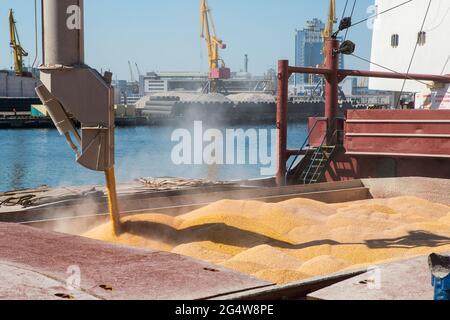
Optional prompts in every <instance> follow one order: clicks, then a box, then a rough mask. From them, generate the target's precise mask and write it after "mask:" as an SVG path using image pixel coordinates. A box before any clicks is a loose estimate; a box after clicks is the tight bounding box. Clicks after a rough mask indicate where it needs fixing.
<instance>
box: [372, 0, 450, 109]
mask: <svg viewBox="0 0 450 320" xmlns="http://www.w3.org/2000/svg"><path fill="white" fill-rule="evenodd" d="M404 2H405V1H404V0H376V3H375V4H376V10H377V12H378V13H380V12H383V11H385V10H388V9H390V8H393V7H395V6H397V5H400V4H401V3H404ZM428 4H429V1H425V0H418V1H412V2H410V3H407V4H405V5H403V6H401V7H399V8H397V9H394V10H392V11H390V12H387V13H384V14H381V15H379V16H378V17H377V18H376V19H375V21H374V25H373V27H374V32H373V41H372V57H371V60H372V61H373V62H375V63H377V64H380V65H382V66H384V67H387V68H389V69H392V70H395V71H397V72H407V71H408V67H409V64H410V62H411V58H412V56H413V52H414V49H415V48H416V45H417V49H416V53H415V56H414V59H413V61H412V64H411V69H410V73H426V74H436V75H444V74H450V41H448V34H449V32H450V1H449V0H432V1H431V6H430V9H429V12H428V15H427V18H426V21H425V25H424V28H423V30H422V32H421V27H422V24H423V21H424V18H425V13H426V11H427V7H428ZM371 70H373V71H386V70H385V69H383V68H381V67H378V66H375V65H371ZM403 83H404V81H403V80H393V79H376V78H371V79H370V83H369V88H370V89H373V90H389V91H401V90H402V86H403ZM403 91H405V92H413V93H421V94H423V93H425V94H427V92H428V94H430V93H431V95H432V96H433V95H434V96H440V97H441V98H442V95H444V99H441V98H439V99H433V98H432V99H431V100H433V101H435V102H437V103H438V105H436V104H435V105H434V106H433V108H450V102H449V99H448V98H445V95H446V94H447V95H448V96H449V97H450V93H449V91H448V86H446V88H444V89H436V90H432V92H430V89H429V88H427V86H426V85H425V84H423V83H420V82H417V81H412V80H408V81H406V85H405V87H404V90H403ZM446 101H447V102H446ZM422 104H423V103H422ZM416 105H417V104H416ZM420 105H421V103H420V102H419V107H420Z"/></svg>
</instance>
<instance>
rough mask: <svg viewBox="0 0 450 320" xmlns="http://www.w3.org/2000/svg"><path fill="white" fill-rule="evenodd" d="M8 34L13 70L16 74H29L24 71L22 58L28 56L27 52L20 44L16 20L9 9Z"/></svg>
mask: <svg viewBox="0 0 450 320" xmlns="http://www.w3.org/2000/svg"><path fill="white" fill-rule="evenodd" d="M9 35H10V44H9V45H10V47H11V48H12V49H13V54H14V71H15V72H16V75H17V76H31V75H30V74H28V73H26V72H24V67H23V58H24V57H27V56H28V52H26V51H25V49H24V48H23V47H22V46H21V44H20V39H19V33H18V32H17V26H16V21H15V19H14V12H13V10H12V9H10V10H9Z"/></svg>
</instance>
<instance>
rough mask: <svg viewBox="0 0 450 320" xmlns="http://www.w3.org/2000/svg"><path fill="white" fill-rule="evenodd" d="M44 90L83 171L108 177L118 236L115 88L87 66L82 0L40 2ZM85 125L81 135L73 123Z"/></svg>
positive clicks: (42, 96)
mask: <svg viewBox="0 0 450 320" xmlns="http://www.w3.org/2000/svg"><path fill="white" fill-rule="evenodd" d="M41 4H42V29H43V32H42V37H43V61H44V62H43V64H42V65H41V66H40V68H39V69H40V71H41V82H42V85H40V86H39V87H37V88H36V92H37V94H38V96H39V98H40V99H41V101H42V103H43V104H44V105H45V106H46V107H47V109H48V112H49V115H50V117H51V118H52V120H53V122H54V123H55V126H56V128H57V129H58V131H59V133H60V134H61V135H64V136H65V138H66V140H67V142H68V144H69V146H70V147H71V148H72V150H73V151H74V152H75V154H76V160H77V162H78V163H79V164H81V165H82V166H84V167H86V168H88V169H91V170H94V171H103V172H104V173H105V177H106V182H107V187H108V198H109V208H110V215H111V221H112V224H113V227H114V232H115V234H116V235H117V234H119V233H120V218H119V208H118V203H117V192H116V183H115V175H114V120H115V119H114V89H113V88H112V86H111V81H112V74H111V73H109V72H107V73H105V74H104V75H103V76H102V75H100V74H99V73H98V72H97V71H96V70H94V69H92V68H90V67H89V66H88V65H86V64H85V63H84V34H83V4H84V3H83V0H42V2H41ZM75 121H77V122H79V123H80V124H81V129H80V131H81V132H79V131H77V129H76V127H75V125H74V122H75Z"/></svg>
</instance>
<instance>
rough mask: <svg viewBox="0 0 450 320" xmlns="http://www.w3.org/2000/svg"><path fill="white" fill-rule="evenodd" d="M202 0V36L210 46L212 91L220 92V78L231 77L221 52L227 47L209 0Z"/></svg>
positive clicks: (209, 60)
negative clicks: (220, 36) (218, 34)
mask: <svg viewBox="0 0 450 320" xmlns="http://www.w3.org/2000/svg"><path fill="white" fill-rule="evenodd" d="M200 1H201V2H200V27H201V34H200V36H201V37H202V38H203V39H205V41H206V45H207V48H208V65H209V75H208V77H209V80H210V91H211V92H218V87H219V80H221V79H229V78H230V69H228V68H226V67H225V62H224V61H223V59H221V57H220V54H219V49H225V48H226V44H225V43H224V42H223V41H222V39H220V38H219V37H218V36H217V34H216V27H215V25H214V20H213V18H212V15H211V10H210V8H209V6H208V1H207V0H200ZM211 31H212V32H211Z"/></svg>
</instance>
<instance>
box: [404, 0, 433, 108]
mask: <svg viewBox="0 0 450 320" xmlns="http://www.w3.org/2000/svg"><path fill="white" fill-rule="evenodd" d="M431 1H432V0H430V1H429V2H428V8H427V11H426V12H425V17H424V18H423V21H422V26H421V27H420V33H419V34H422V32H423V29H424V28H425V23H426V22H427V17H428V13H429V12H430V7H431ZM418 47H419V38H418V39H417V41H416V45H415V47H414V51H413V54H412V57H411V60H410V61H409V66H408V71H406V75H408V74H409V72H410V71H411V67H412V64H413V62H414V57H415V56H416V52H417V48H418ZM405 85H406V79H405V80H404V81H403V85H402V90H401V91H400V95H399V96H398V101H397V104H396V107H397V106H399V104H400V101H401V99H402V94H403V91H404V90H405Z"/></svg>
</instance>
